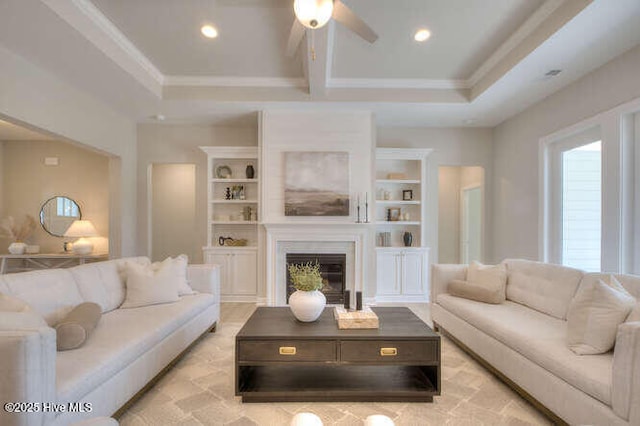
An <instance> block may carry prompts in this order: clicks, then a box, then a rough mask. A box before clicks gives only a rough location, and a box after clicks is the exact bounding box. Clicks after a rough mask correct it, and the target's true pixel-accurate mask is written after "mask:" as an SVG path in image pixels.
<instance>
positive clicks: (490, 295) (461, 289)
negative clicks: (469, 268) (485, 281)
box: [448, 280, 504, 304]
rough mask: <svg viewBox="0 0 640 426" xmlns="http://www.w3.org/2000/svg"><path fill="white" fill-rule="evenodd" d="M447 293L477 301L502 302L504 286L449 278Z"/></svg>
mask: <svg viewBox="0 0 640 426" xmlns="http://www.w3.org/2000/svg"><path fill="white" fill-rule="evenodd" d="M448 291H449V294H451V295H452V296H457V297H464V298H465V299H471V300H476V301H478V302H485V303H493V304H499V303H502V302H504V287H496V286H494V287H493V288H491V287H488V286H485V285H480V284H477V283H474V282H470V281H462V280H451V281H450V282H449V286H448Z"/></svg>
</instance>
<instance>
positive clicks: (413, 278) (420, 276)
mask: <svg viewBox="0 0 640 426" xmlns="http://www.w3.org/2000/svg"><path fill="white" fill-rule="evenodd" d="M425 268H426V262H425V255H424V253H422V252H414V251H405V252H402V294H407V295H426V294H427V282H426V278H427V277H426V274H425Z"/></svg>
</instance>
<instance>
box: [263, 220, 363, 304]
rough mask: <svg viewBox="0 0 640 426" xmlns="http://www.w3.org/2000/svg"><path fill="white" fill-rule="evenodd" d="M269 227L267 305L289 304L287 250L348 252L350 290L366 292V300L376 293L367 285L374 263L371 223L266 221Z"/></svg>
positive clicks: (347, 275) (352, 291) (347, 281)
mask: <svg viewBox="0 0 640 426" xmlns="http://www.w3.org/2000/svg"><path fill="white" fill-rule="evenodd" d="M265 229H266V280H265V281H266V282H265V285H266V298H267V300H266V302H267V305H272V306H274V305H275V306H283V305H286V294H287V290H286V269H285V268H286V255H287V253H338V254H346V289H347V290H351V294H355V292H356V291H363V297H364V298H365V301H366V300H368V299H370V298H372V297H373V296H374V294H373V293H371V291H372V290H371V289H370V288H369V287H368V286H366V283H367V282H369V281H370V280H369V265H371V264H372V263H371V261H372V259H371V253H370V250H369V249H368V248H369V247H370V244H371V232H372V228H371V226H370V225H368V224H355V223H340V224H338V223H317V222H314V223H306V224H305V223H299V222H298V223H278V224H265ZM373 291H375V290H373Z"/></svg>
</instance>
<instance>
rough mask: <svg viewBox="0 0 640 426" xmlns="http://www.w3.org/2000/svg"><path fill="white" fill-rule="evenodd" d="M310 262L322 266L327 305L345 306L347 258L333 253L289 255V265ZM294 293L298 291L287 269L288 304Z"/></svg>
mask: <svg viewBox="0 0 640 426" xmlns="http://www.w3.org/2000/svg"><path fill="white" fill-rule="evenodd" d="M309 262H311V263H316V262H317V263H318V264H319V265H320V274H321V275H322V281H323V286H322V290H321V291H322V293H324V295H325V297H326V298H327V304H337V305H342V304H344V291H345V281H346V279H345V278H346V265H347V256H346V255H345V254H333V253H287V265H291V264H300V263H309ZM294 291H296V289H295V287H293V283H292V282H291V275H290V274H289V268H287V303H289V296H291V294H292V293H293V292H294Z"/></svg>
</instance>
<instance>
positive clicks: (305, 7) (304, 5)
mask: <svg viewBox="0 0 640 426" xmlns="http://www.w3.org/2000/svg"><path fill="white" fill-rule="evenodd" d="M293 11H294V12H295V14H296V18H297V19H298V21H300V23H301V24H302V25H304V26H305V27H307V28H311V29H316V28H320V27H322V26H324V25H325V24H326V23H327V22H329V19H331V15H332V14H333V0H295V1H294V2H293Z"/></svg>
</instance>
